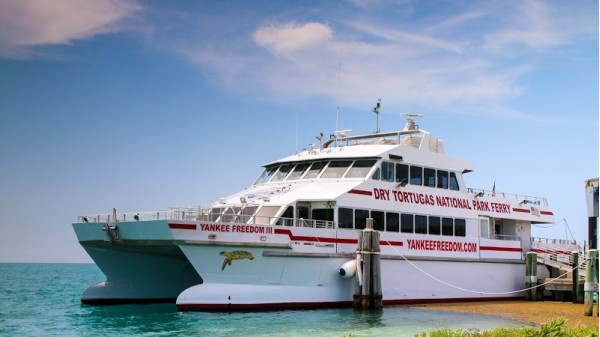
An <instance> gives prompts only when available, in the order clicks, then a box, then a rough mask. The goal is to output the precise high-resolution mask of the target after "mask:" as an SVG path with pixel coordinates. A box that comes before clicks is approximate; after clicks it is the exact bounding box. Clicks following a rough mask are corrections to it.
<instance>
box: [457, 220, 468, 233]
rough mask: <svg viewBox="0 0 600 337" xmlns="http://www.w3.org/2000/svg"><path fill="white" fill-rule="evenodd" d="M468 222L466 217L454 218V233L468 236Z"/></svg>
mask: <svg viewBox="0 0 600 337" xmlns="http://www.w3.org/2000/svg"><path fill="white" fill-rule="evenodd" d="M466 228H467V226H466V223H465V219H454V235H455V236H466V234H467V233H466Z"/></svg>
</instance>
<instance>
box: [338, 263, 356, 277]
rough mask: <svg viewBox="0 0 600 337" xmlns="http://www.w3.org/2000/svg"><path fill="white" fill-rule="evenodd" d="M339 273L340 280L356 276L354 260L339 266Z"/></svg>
mask: <svg viewBox="0 0 600 337" xmlns="http://www.w3.org/2000/svg"><path fill="white" fill-rule="evenodd" d="M339 273H340V276H341V277H342V278H353V277H354V275H356V260H350V261H346V262H344V264H342V265H341V266H340V270H339Z"/></svg>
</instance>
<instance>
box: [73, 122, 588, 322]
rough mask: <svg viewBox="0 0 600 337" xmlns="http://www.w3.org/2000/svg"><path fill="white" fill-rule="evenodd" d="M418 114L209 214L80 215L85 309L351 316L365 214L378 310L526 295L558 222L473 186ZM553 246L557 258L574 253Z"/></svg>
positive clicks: (519, 199)
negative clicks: (537, 255) (376, 267)
mask: <svg viewBox="0 0 600 337" xmlns="http://www.w3.org/2000/svg"><path fill="white" fill-rule="evenodd" d="M415 117H416V115H407V119H408V121H407V123H406V126H405V127H404V129H403V130H402V131H394V132H376V133H373V134H367V135H360V136H348V135H345V134H343V133H340V132H338V133H336V134H334V135H332V136H331V137H330V139H328V140H326V141H323V142H322V143H321V146H320V147H319V148H315V149H309V150H306V151H303V152H300V153H297V154H295V155H292V156H289V157H286V158H282V159H280V160H277V161H274V162H271V163H268V164H266V165H265V166H264V172H263V173H262V174H261V175H260V177H259V178H258V179H257V180H256V181H255V182H254V183H253V184H252V185H251V186H250V187H247V188H246V189H244V190H242V191H240V192H239V193H236V194H234V195H231V196H229V197H226V198H221V199H219V200H217V201H216V202H214V203H213V204H211V205H209V206H199V207H182V208H170V209H169V210H167V211H159V212H147V213H135V214H117V213H116V211H114V210H113V212H112V214H106V215H86V216H81V217H79V221H78V222H77V223H74V224H73V227H74V229H75V232H76V234H77V237H78V239H79V242H80V243H81V245H82V246H83V247H84V248H85V250H86V251H87V253H88V254H89V255H90V256H91V257H92V259H93V260H94V261H95V263H96V264H97V265H98V267H99V268H100V269H101V270H102V272H104V274H105V275H106V278H107V279H106V281H104V282H100V283H98V284H95V285H92V286H90V287H89V288H88V289H87V290H86V291H85V292H84V293H83V295H82V297H81V301H82V302H83V303H89V304H110V303H140V302H168V301H170V302H176V304H177V308H178V309H180V310H221V309H269V308H292V307H296V308H297V307H322V306H350V305H352V299H353V290H354V282H355V280H354V279H353V278H354V275H355V268H356V263H352V262H349V261H356V260H357V254H356V249H357V237H358V234H359V232H360V231H361V230H362V229H364V228H365V226H366V222H367V218H371V219H372V223H373V228H374V229H375V230H377V231H379V233H380V247H381V253H380V261H381V264H380V269H381V290H382V294H383V303H384V304H394V303H418V302H444V301H465V300H466V301H477V300H499V299H515V298H522V297H523V296H524V292H523V291H520V290H522V289H523V288H524V287H525V259H524V254H525V253H527V252H529V251H535V250H540V249H541V248H540V247H539V244H540V241H539V240H536V239H533V238H532V237H531V226H532V224H539V223H552V222H554V216H553V213H552V211H551V210H550V208H549V207H548V204H547V201H546V199H545V198H539V197H531V196H517V195H514V194H508V193H501V192H496V191H486V190H474V189H470V188H467V187H466V186H465V183H464V180H463V175H464V174H466V173H468V172H471V171H472V168H471V164H470V163H469V162H468V161H465V160H461V159H458V158H454V157H450V156H448V155H446V154H445V153H444V144H443V142H442V141H441V140H440V139H438V138H435V137H433V136H431V135H430V133H429V132H427V131H424V130H421V129H419V127H418V126H417V125H416V124H415V120H414V119H415ZM319 138H320V139H321V138H322V136H321V137H319ZM559 243H561V244H563V245H562V246H557V247H558V248H555V249H554V250H555V252H554V253H555V254H561V253H564V254H570V252H571V251H573V250H575V249H577V246H575V245H574V243H571V242H559ZM342 266H343V267H342ZM542 272H543V270H540V273H542ZM546 273H547V271H546ZM538 275H539V274H538Z"/></svg>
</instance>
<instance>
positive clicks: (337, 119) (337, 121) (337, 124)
mask: <svg viewBox="0 0 600 337" xmlns="http://www.w3.org/2000/svg"><path fill="white" fill-rule="evenodd" d="M341 73H342V62H341V61H340V62H339V63H338V87H337V103H336V105H335V130H339V128H340V82H341Z"/></svg>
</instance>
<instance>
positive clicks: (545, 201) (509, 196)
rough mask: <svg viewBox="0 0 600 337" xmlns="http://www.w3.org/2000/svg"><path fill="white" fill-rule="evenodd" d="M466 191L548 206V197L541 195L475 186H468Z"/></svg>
mask: <svg viewBox="0 0 600 337" xmlns="http://www.w3.org/2000/svg"><path fill="white" fill-rule="evenodd" d="M467 191H468V192H469V193H473V195H475V196H479V197H483V196H490V197H498V198H504V199H507V200H514V201H517V202H519V203H520V204H523V205H535V206H548V199H546V198H542V197H534V196H530V195H521V194H513V193H506V192H498V191H494V190H492V191H490V190H482V189H477V188H468V189H467Z"/></svg>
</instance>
